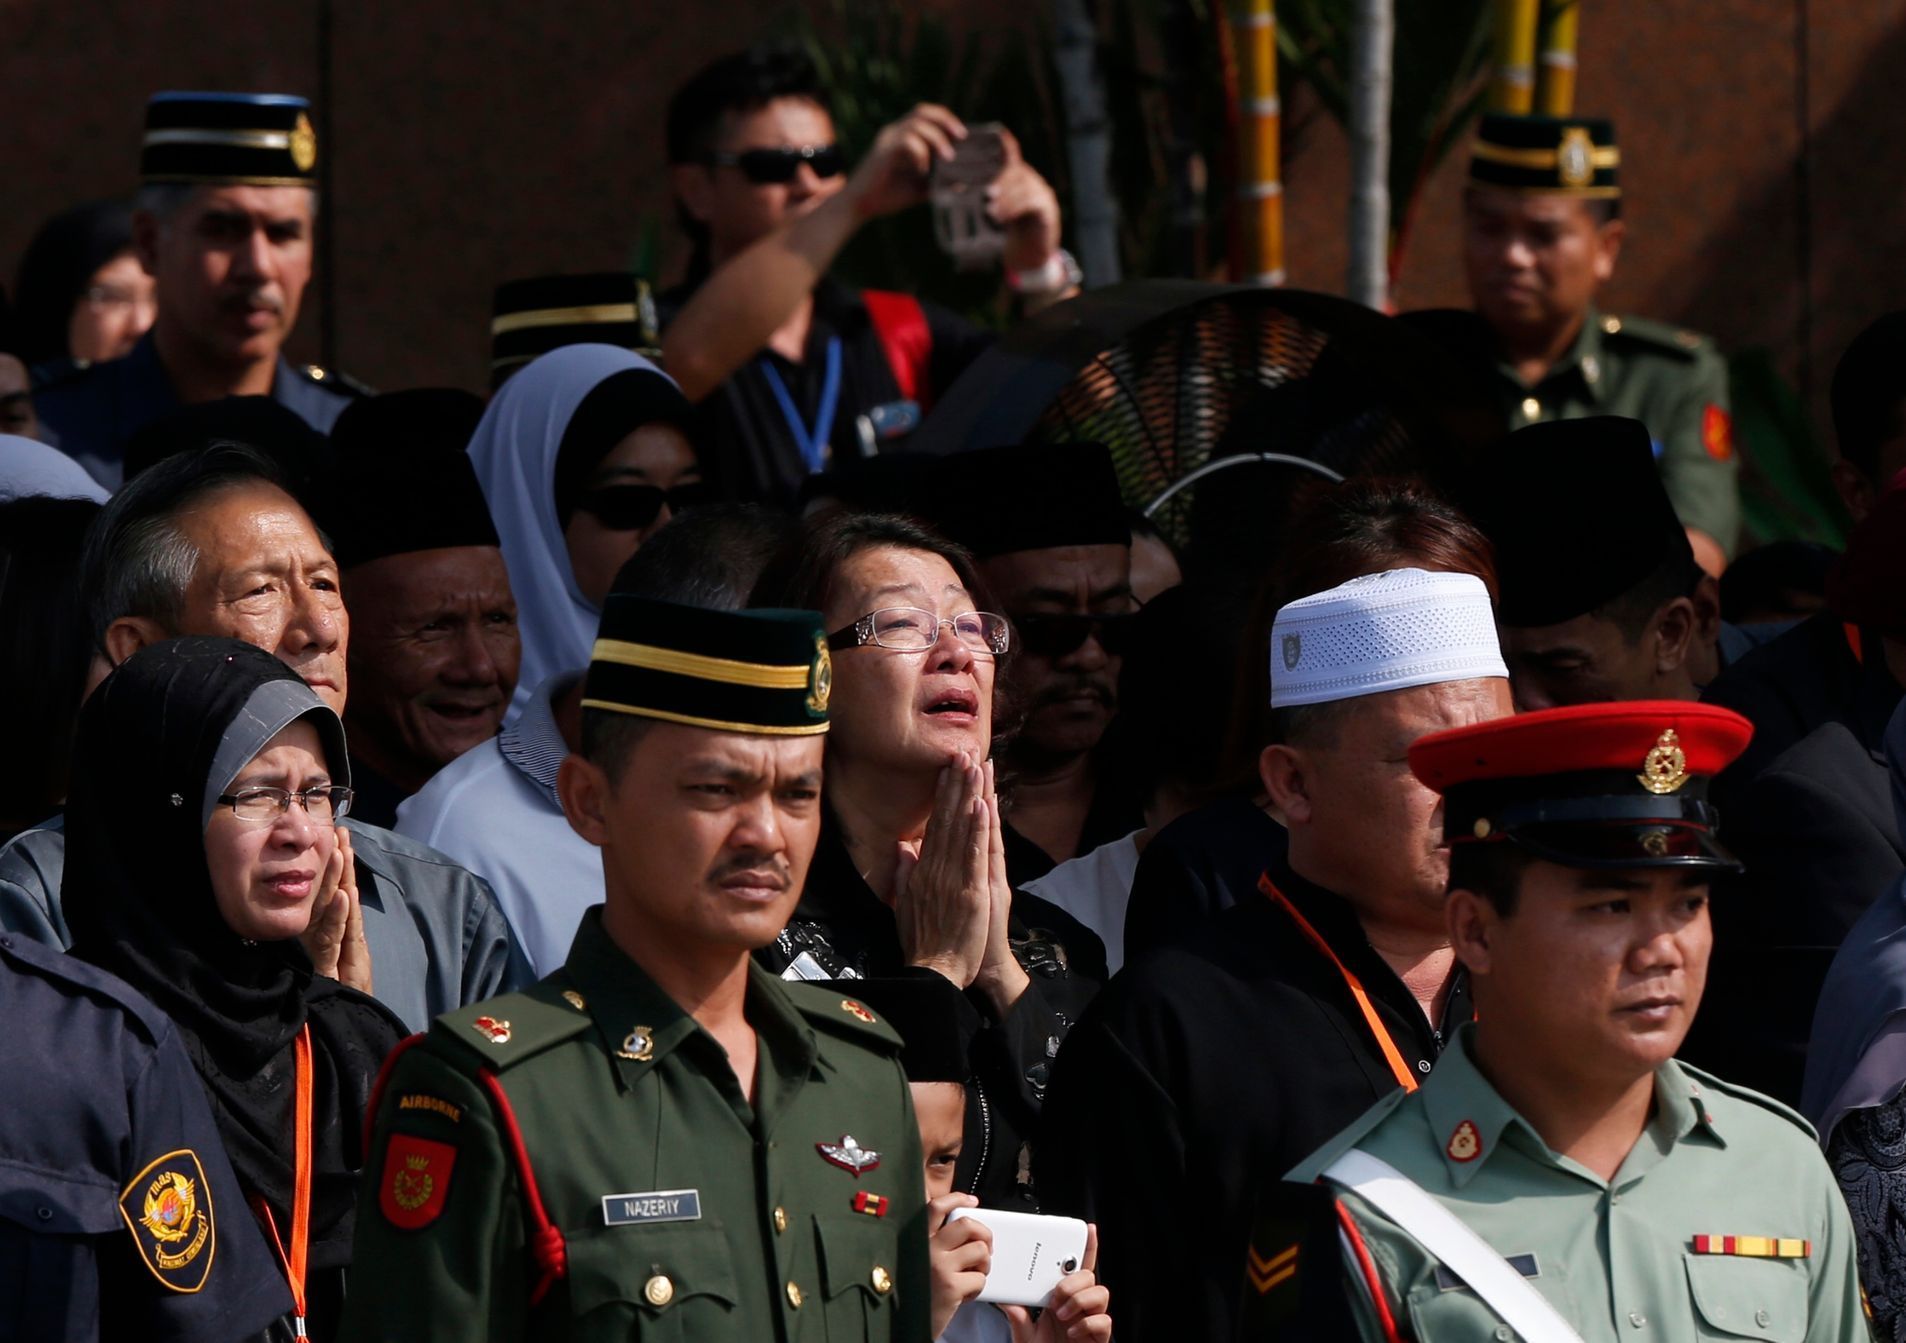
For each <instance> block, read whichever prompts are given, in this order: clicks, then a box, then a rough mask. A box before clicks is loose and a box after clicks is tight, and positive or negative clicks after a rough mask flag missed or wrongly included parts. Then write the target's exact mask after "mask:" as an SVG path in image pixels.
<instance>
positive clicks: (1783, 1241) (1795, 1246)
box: [1694, 1236, 1813, 1259]
mask: <svg viewBox="0 0 1906 1343" xmlns="http://www.w3.org/2000/svg"><path fill="white" fill-rule="evenodd" d="M1694 1252H1695V1253H1696V1254H1732V1255H1739V1256H1740V1257H1741V1258H1743V1259H1811V1258H1812V1257H1813V1242H1812V1241H1810V1240H1799V1239H1796V1238H1794V1237H1791V1236H1696V1237H1695V1238H1694Z"/></svg>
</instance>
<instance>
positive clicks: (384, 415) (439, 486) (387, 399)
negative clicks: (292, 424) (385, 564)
mask: <svg viewBox="0 0 1906 1343" xmlns="http://www.w3.org/2000/svg"><path fill="white" fill-rule="evenodd" d="M481 418H483V403H482V402H481V401H480V400H478V399H477V398H476V397H475V396H473V395H471V394H470V393H469V392H464V391H458V390H456V389H454V388H449V387H419V388H417V389H415V390H413V391H406V392H386V393H384V394H383V395H381V396H371V397H365V398H364V399H363V400H360V401H353V402H352V403H351V404H350V405H348V406H346V407H345V408H344V413H343V414H341V415H339V416H338V420H337V423H336V424H335V425H333V426H332V429H331V446H332V448H333V449H334V450H335V451H336V453H337V467H338V483H339V490H338V500H337V503H336V506H335V509H334V511H333V515H332V517H331V518H330V520H329V521H330V525H331V529H332V531H333V533H334V535H333V540H334V542H335V552H336V555H337V561H338V563H339V564H340V565H341V566H343V567H344V568H347V569H348V568H349V567H351V566H352V565H354V564H362V563H364V562H365V561H367V560H376V559H383V558H384V557H385V556H387V555H408V554H411V553H412V552H414V551H419V550H444V549H449V548H451V547H454V546H496V545H500V544H502V543H501V542H500V541H499V540H498V539H497V534H496V525H495V524H494V523H493V522H492V521H491V520H490V506H489V504H488V502H487V501H486V500H485V499H484V497H483V487H482V486H481V485H480V484H478V483H477V475H476V468H475V467H474V466H472V465H471V464H470V459H469V457H467V456H466V455H465V454H464V448H465V446H466V445H467V444H468V443H469V441H470V435H471V434H473V433H475V432H476V425H477V421H478V420H480V419H481Z"/></svg>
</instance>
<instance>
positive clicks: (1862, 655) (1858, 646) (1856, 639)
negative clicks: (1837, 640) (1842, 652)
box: [1840, 620, 1866, 666]
mask: <svg viewBox="0 0 1906 1343" xmlns="http://www.w3.org/2000/svg"><path fill="white" fill-rule="evenodd" d="M1840 630H1841V632H1842V633H1844V634H1845V635H1846V646H1847V650H1848V651H1849V652H1851V653H1852V654H1853V660H1854V661H1855V662H1857V663H1859V664H1860V665H1861V666H1865V665H1866V649H1865V648H1864V647H1863V646H1862V645H1863V643H1864V640H1862V639H1861V638H1860V627H1859V626H1858V625H1855V624H1854V623H1853V622H1852V621H1850V620H1849V621H1846V622H1845V623H1843V624H1842V625H1841V626H1840Z"/></svg>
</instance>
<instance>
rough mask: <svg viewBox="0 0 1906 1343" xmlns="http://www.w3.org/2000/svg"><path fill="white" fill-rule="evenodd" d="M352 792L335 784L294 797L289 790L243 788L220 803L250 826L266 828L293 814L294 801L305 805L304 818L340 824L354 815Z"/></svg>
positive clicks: (319, 787)
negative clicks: (264, 826)
mask: <svg viewBox="0 0 1906 1343" xmlns="http://www.w3.org/2000/svg"><path fill="white" fill-rule="evenodd" d="M356 795H357V794H356V792H355V791H354V790H353V789H350V788H343V787H340V786H338V785H336V784H321V785H319V786H318V787H315V788H307V789H305V790H304V791H303V792H302V793H294V792H292V791H291V790H290V789H289V788H266V787H262V786H261V787H258V788H241V789H239V790H238V791H237V792H236V793H226V794H224V795H223V796H221V797H220V798H219V799H218V805H219V806H221V807H230V808H231V809H232V815H234V816H236V817H237V818H238V819H239V820H241V821H244V822H245V823H246V824H247V825H265V824H268V823H269V822H272V821H275V820H277V819H278V818H279V817H280V816H283V815H284V814H285V813H286V812H288V811H290V810H291V803H292V801H293V800H294V799H295V800H297V801H298V802H301V803H303V804H304V810H305V814H306V815H307V816H309V817H310V818H311V819H312V820H314V821H324V822H330V821H341V820H343V819H344V818H345V817H346V816H348V815H350V813H351V799H352V798H353V797H355V796H356Z"/></svg>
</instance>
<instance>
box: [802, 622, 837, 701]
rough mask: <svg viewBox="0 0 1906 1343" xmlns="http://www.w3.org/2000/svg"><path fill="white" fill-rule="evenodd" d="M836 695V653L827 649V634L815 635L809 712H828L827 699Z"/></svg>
mask: <svg viewBox="0 0 1906 1343" xmlns="http://www.w3.org/2000/svg"><path fill="white" fill-rule="evenodd" d="M833 695H834V655H833V654H832V653H829V652H828V651H827V636H826V635H824V634H817V635H815V636H814V671H813V674H812V676H811V679H810V680H809V681H808V687H807V708H808V712H809V713H826V712H827V701H828V700H830V699H831V698H833Z"/></svg>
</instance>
